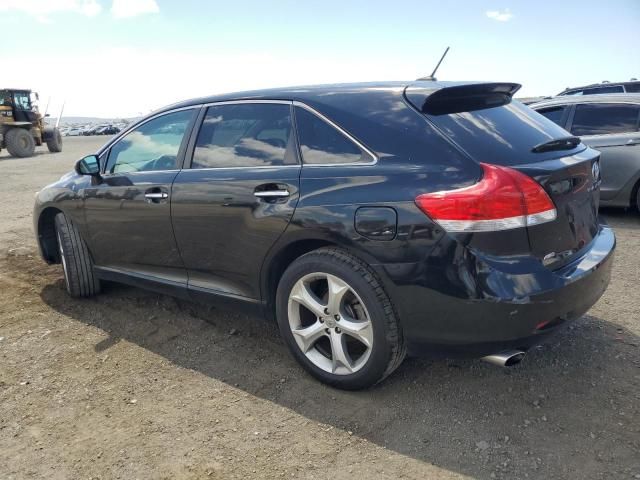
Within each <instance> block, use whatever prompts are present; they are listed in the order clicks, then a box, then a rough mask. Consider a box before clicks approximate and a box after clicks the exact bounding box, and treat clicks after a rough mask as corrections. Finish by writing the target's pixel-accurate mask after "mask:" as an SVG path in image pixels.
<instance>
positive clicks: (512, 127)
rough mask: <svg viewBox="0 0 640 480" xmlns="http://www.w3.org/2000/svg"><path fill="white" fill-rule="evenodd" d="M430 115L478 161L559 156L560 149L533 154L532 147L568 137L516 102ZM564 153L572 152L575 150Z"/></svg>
mask: <svg viewBox="0 0 640 480" xmlns="http://www.w3.org/2000/svg"><path fill="white" fill-rule="evenodd" d="M427 117H428V118H429V120H430V121H431V122H433V123H434V124H436V125H437V126H438V127H440V129H441V130H442V131H443V132H444V133H445V134H446V135H447V136H448V137H449V138H450V139H452V140H453V141H454V142H456V143H457V144H458V145H460V146H461V147H462V149H463V150H465V151H466V152H467V153H468V154H469V155H470V156H471V157H472V158H474V159H475V160H476V161H478V162H488V163H494V164H497V165H519V164H524V163H529V162H541V161H544V160H546V159H548V158H555V157H558V156H559V155H558V152H557V151H556V152H545V153H533V152H532V149H533V148H534V147H535V146H537V145H540V144H542V143H547V142H550V141H552V140H556V139H559V138H564V137H566V136H567V132H566V131H565V130H564V129H563V128H561V127H559V126H558V125H556V124H555V123H553V122H551V121H549V120H547V119H546V118H545V117H544V116H542V115H540V114H538V113H537V112H535V111H533V110H532V109H530V108H529V107H527V106H525V105H522V104H521V103H520V102H517V101H513V102H511V103H510V104H508V105H505V106H503V107H495V108H487V109H484V110H476V111H473V112H462V113H455V114H450V115H427ZM577 148H578V149H584V146H580V147H577ZM562 153H563V154H566V155H571V154H572V151H571V150H564V151H563V152H562Z"/></svg>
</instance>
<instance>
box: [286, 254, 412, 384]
mask: <svg viewBox="0 0 640 480" xmlns="http://www.w3.org/2000/svg"><path fill="white" fill-rule="evenodd" d="M276 295H277V298H276V314H277V319H278V325H279V327H280V332H281V334H282V336H283V338H284V339H285V342H286V343H287V346H288V347H289V349H290V351H291V353H292V354H293V356H294V357H295V358H296V360H297V361H298V362H299V363H300V364H301V365H302V366H303V367H304V368H305V369H306V370H307V371H308V372H309V373H310V374H311V375H313V376H314V377H315V378H317V379H318V380H320V381H322V382H324V383H327V384H329V385H332V386H334V387H337V388H342V389H346V390H357V389H361V388H366V387H370V386H372V385H374V384H375V383H378V382H380V381H381V380H383V379H384V378H386V377H387V376H388V375H390V374H391V373H392V372H393V371H394V370H395V369H396V368H397V367H398V366H399V365H400V363H402V360H403V359H404V357H405V354H406V349H405V345H404V338H403V335H402V331H401V328H400V325H399V322H398V320H397V317H396V314H395V311H394V308H393V305H392V303H391V300H390V299H389V297H388V295H387V293H386V292H385V291H384V288H383V287H382V284H381V283H380V280H379V279H378V278H377V276H376V274H375V273H374V272H373V270H372V269H371V268H370V267H369V266H368V265H367V264H365V263H364V262H362V261H361V260H359V259H358V258H356V257H354V256H353V255H351V254H349V253H348V252H346V251H344V250H341V249H338V248H322V249H319V250H315V251H313V252H310V253H307V254H306V255H303V256H302V257H300V258H298V259H297V260H295V261H294V262H293V263H292V264H291V265H290V266H289V267H288V268H287V270H286V271H285V273H284V274H283V276H282V278H281V280H280V284H279V285H278V291H277V294H276Z"/></svg>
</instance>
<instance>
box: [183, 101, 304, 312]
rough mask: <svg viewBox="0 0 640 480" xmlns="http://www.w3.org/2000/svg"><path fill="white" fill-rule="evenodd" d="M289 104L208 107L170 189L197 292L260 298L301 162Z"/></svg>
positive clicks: (291, 206) (192, 284) (245, 103)
mask: <svg viewBox="0 0 640 480" xmlns="http://www.w3.org/2000/svg"><path fill="white" fill-rule="evenodd" d="M291 109H292V105H291V102H284V101H242V102H226V103H224V104H214V105H210V106H208V107H207V108H206V112H205V113H204V115H203V120H202V121H201V122H200V126H199V130H198V133H197V136H196V135H194V136H193V140H192V145H191V146H190V149H189V153H188V154H187V156H188V158H187V161H186V162H185V163H188V164H189V167H188V168H185V169H183V170H182V171H181V172H180V173H179V174H178V176H177V177H176V179H175V181H174V183H173V189H172V194H171V195H172V203H171V209H172V219H173V227H174V231H175V233H176V240H177V244H178V247H179V249H180V253H181V255H182V259H183V260H184V264H185V267H186V268H187V272H188V276H189V289H190V291H192V294H193V295H197V294H198V293H205V294H207V293H216V294H219V295H224V296H227V297H231V298H239V299H250V300H257V299H259V298H260V286H259V277H260V269H261V267H262V263H263V259H264V258H265V256H266V254H267V252H268V251H269V249H270V248H271V246H272V245H273V244H274V243H275V241H276V240H277V239H278V237H279V236H280V235H281V234H282V233H283V232H284V230H285V229H286V228H287V225H288V224H289V221H290V220H291V217H292V216H293V212H294V210H295V208H296V204H297V202H298V197H299V193H298V192H299V177H300V162H299V160H298V152H297V144H296V140H295V134H294V129H293V121H292V110H291Z"/></svg>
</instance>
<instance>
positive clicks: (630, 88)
mask: <svg viewBox="0 0 640 480" xmlns="http://www.w3.org/2000/svg"><path fill="white" fill-rule="evenodd" d="M624 89H625V90H626V91H627V92H628V93H640V82H638V83H626V84H625V86H624Z"/></svg>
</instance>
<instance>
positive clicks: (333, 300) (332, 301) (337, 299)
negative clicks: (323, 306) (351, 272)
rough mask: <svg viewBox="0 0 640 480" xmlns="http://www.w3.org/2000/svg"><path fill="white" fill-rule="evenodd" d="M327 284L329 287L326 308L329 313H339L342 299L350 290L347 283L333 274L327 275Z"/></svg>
mask: <svg viewBox="0 0 640 480" xmlns="http://www.w3.org/2000/svg"><path fill="white" fill-rule="evenodd" d="M327 285H328V288H329V302H328V305H327V308H328V309H329V313H330V314H331V315H339V314H340V306H341V304H342V299H343V298H344V296H345V294H346V293H347V292H348V291H349V290H350V288H349V285H347V284H346V283H345V282H343V281H342V280H340V279H339V278H338V277H334V276H333V275H327Z"/></svg>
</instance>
